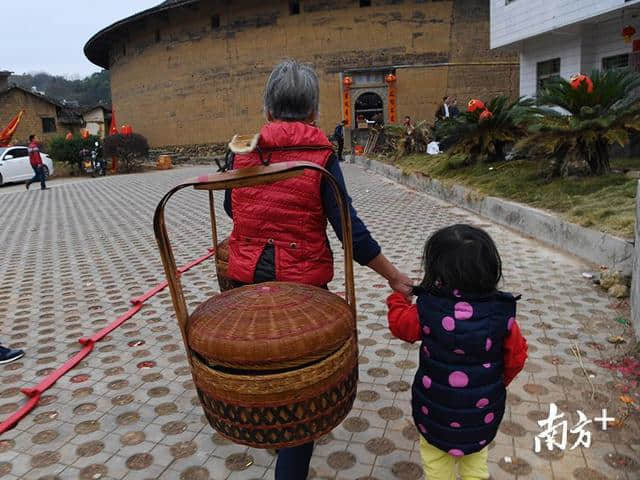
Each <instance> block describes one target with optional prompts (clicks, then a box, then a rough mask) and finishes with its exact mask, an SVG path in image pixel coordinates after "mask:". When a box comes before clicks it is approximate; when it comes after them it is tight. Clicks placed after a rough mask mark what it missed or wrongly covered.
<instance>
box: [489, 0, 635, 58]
mask: <svg viewBox="0 0 640 480" xmlns="http://www.w3.org/2000/svg"><path fill="white" fill-rule="evenodd" d="M507 2H508V0H491V48H497V47H502V46H506V45H511V44H513V43H516V42H519V41H521V40H524V39H528V38H531V37H534V36H537V35H540V34H543V33H545V32H549V31H551V30H555V29H558V28H562V27H566V26H568V25H572V24H575V23H579V22H583V21H585V20H588V19H590V18H592V17H595V16H598V15H602V14H605V13H608V12H612V11H614V10H617V9H620V8H622V7H628V6H630V5H634V4H640V0H631V1H627V2H625V0H512V1H510V2H508V3H507Z"/></svg>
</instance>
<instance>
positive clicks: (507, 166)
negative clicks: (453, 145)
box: [395, 155, 640, 239]
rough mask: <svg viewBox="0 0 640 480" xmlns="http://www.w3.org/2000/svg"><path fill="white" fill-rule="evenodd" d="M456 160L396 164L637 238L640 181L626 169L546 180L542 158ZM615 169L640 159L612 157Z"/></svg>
mask: <svg viewBox="0 0 640 480" xmlns="http://www.w3.org/2000/svg"><path fill="white" fill-rule="evenodd" d="M458 160H459V159H457V158H455V157H450V156H448V155H411V156H408V157H404V158H401V159H400V160H398V161H397V162H395V165H396V166H397V167H399V168H401V169H402V170H404V171H405V172H407V173H409V172H419V173H422V174H424V175H427V176H430V177H433V178H436V179H438V180H441V181H444V182H445V183H447V184H453V183H457V184H461V185H465V186H468V187H472V188H474V189H476V190H477V191H479V192H480V193H482V194H484V195H491V196H496V197H502V198H505V199H509V200H514V201H516V202H520V203H524V204H527V205H531V206H532V207H536V208H541V209H545V210H549V211H551V212H555V213H559V214H560V215H561V216H562V217H563V218H565V219H567V220H569V221H570V222H572V223H577V224H579V225H582V226H584V227H589V228H593V229H596V230H599V231H602V232H607V233H611V234H614V235H618V236H621V237H624V238H628V239H633V238H634V226H635V198H636V187H637V180H635V179H632V178H628V177H627V176H625V175H624V174H623V173H611V174H609V175H605V176H601V177H580V178H555V179H552V180H547V179H545V178H543V176H542V175H541V172H540V170H539V168H540V166H539V163H537V162H533V161H529V160H517V161H513V162H507V163H496V164H478V165H473V166H461V162H459V161H458ZM491 167H493V169H491V170H490V168H491ZM612 168H614V169H629V168H634V169H640V161H639V160H638V159H631V160H630V159H620V160H613V161H612Z"/></svg>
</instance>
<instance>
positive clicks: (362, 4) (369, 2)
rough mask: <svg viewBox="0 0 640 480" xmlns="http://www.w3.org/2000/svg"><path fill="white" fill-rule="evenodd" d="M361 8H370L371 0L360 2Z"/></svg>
mask: <svg viewBox="0 0 640 480" xmlns="http://www.w3.org/2000/svg"><path fill="white" fill-rule="evenodd" d="M360 6H361V7H370V6H371V0H360Z"/></svg>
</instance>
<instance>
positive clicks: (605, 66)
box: [602, 53, 629, 70]
mask: <svg viewBox="0 0 640 480" xmlns="http://www.w3.org/2000/svg"><path fill="white" fill-rule="evenodd" d="M628 66H629V54H628V53H623V54H622V55H614V56H613V57H604V58H603V59H602V70H619V69H621V68H627V67H628Z"/></svg>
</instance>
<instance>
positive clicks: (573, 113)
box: [517, 70, 640, 176]
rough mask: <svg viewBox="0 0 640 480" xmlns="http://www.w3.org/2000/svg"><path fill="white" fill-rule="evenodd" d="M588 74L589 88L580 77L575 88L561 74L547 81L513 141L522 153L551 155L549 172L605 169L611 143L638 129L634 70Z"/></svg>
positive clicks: (637, 84)
mask: <svg viewBox="0 0 640 480" xmlns="http://www.w3.org/2000/svg"><path fill="white" fill-rule="evenodd" d="M591 80H592V82H593V91H592V92H589V91H588V88H587V85H586V83H585V82H582V83H580V84H579V86H578V88H572V86H571V83H570V82H568V81H567V80H565V79H562V78H558V79H554V80H552V81H550V82H549V83H547V85H545V88H544V89H543V90H542V91H541V92H540V95H539V97H538V104H539V105H540V110H539V111H540V112H541V114H542V116H541V117H540V118H539V119H538V121H537V122H536V123H535V124H533V125H531V128H530V134H529V135H528V136H527V137H524V138H523V139H522V140H521V141H520V142H519V143H518V145H517V149H518V150H519V151H520V152H521V153H522V154H525V155H528V156H535V157H538V158H541V159H544V158H549V159H551V161H550V162H549V167H548V168H549V171H548V173H549V174H550V175H551V176H557V175H562V176H568V175H574V174H579V173H590V174H593V175H602V174H606V173H608V172H610V171H611V166H610V156H609V149H610V147H611V145H613V144H616V143H617V144H619V145H620V146H625V145H626V144H627V143H629V134H630V133H632V132H638V131H640V102H639V97H638V88H639V87H640V75H638V74H636V73H634V72H631V71H627V70H607V71H604V72H600V71H597V70H596V71H594V72H593V73H592V74H591ZM559 109H562V110H563V111H562V110H560V111H559Z"/></svg>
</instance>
